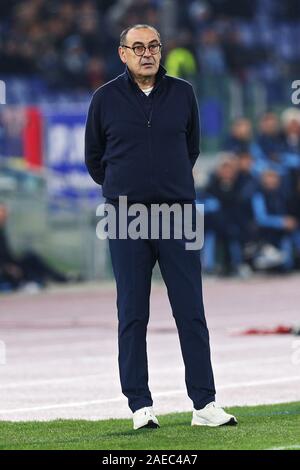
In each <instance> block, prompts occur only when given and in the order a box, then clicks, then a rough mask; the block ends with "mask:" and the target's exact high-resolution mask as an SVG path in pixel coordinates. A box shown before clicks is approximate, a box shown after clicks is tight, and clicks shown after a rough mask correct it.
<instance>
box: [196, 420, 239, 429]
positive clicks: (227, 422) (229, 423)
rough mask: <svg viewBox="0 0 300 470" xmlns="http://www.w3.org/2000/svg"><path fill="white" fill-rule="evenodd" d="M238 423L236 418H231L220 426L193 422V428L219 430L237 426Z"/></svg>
mask: <svg viewBox="0 0 300 470" xmlns="http://www.w3.org/2000/svg"><path fill="white" fill-rule="evenodd" d="M237 424H238V423H237V421H236V419H235V418H230V420H229V421H226V423H220V424H214V423H208V422H203V423H201V422H197V423H195V422H193V421H192V424H191V425H192V426H208V427H210V428H217V427H219V426H236V425H237Z"/></svg>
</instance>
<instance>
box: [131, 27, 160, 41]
mask: <svg viewBox="0 0 300 470" xmlns="http://www.w3.org/2000/svg"><path fill="white" fill-rule="evenodd" d="M154 40H155V41H159V37H158V35H157V33H156V32H155V31H153V30H152V29H148V28H143V29H142V28H141V29H131V30H130V31H128V33H127V41H126V42H127V43H128V44H129V43H130V44H133V43H134V42H142V43H145V44H148V43H149V42H151V41H154Z"/></svg>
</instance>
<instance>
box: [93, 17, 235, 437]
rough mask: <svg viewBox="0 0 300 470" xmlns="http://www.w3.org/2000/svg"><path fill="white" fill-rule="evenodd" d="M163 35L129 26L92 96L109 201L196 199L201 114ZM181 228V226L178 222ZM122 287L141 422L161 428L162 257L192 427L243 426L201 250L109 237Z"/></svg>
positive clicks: (97, 170) (125, 338)
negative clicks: (230, 403)
mask: <svg viewBox="0 0 300 470" xmlns="http://www.w3.org/2000/svg"><path fill="white" fill-rule="evenodd" d="M161 48H162V44H161V39H160V34H159V32H158V31H157V30H156V29H155V28H153V27H152V26H149V25H135V26H132V27H130V28H127V29H126V30H125V31H123V32H122V33H121V36H120V47H119V56H120V59H121V61H122V62H123V63H124V64H125V65H126V68H125V72H124V73H123V74H122V75H120V76H118V77H117V78H115V79H114V80H112V81H110V82H109V83H107V84H105V85H104V86H102V87H101V88H99V89H98V90H96V92H95V93H94V95H93V98H92V101H91V104H90V108H89V112H88V118H87V123H86V136H85V159H86V165H87V168H88V170H89V172H90V175H91V176H92V178H93V179H94V180H95V181H96V182H97V183H98V184H100V185H102V190H103V195H104V196H105V197H106V201H107V202H109V203H111V204H113V205H114V207H115V208H116V210H117V211H118V210H120V196H126V197H127V199H128V203H129V204H135V203H143V204H144V205H145V206H146V207H150V206H151V205H152V204H157V203H159V204H161V203H164V204H169V205H171V204H174V203H178V204H179V205H185V204H190V205H191V206H192V208H193V213H195V202H194V201H195V188H194V181H193V175H192V168H193V165H194V164H195V161H196V159H197V157H198V154H199V115H198V107H197V101H196V98H195V95H194V92H193V88H192V86H191V85H190V84H189V83H188V82H186V81H184V80H180V79H176V78H174V77H170V76H168V75H166V70H165V69H164V68H163V67H162V65H160V60H161ZM173 229H174V227H173ZM109 248H110V252H111V258H112V265H113V270H114V275H115V278H116V284H117V306H118V320H119V328H118V333H119V371H120V379H121V386H122V392H123V393H124V395H125V396H126V397H127V399H128V404H129V407H130V409H131V411H132V412H133V426H134V429H140V428H142V427H154V428H155V427H158V426H159V424H158V420H157V418H156V416H155V414H154V411H153V408H152V405H153V401H152V397H151V393H150V390H149V386H148V365H147V350H146V332H147V324H148V320H149V299H150V289H151V277H152V270H153V267H154V265H155V263H156V261H158V263H159V266H160V270H161V273H162V277H163V279H164V281H165V283H166V286H167V289H168V296H169V300H170V304H171V307H172V312H173V316H174V318H175V322H176V326H177V329H178V333H179V339H180V346H181V351H182V355H183V360H184V365H185V381H186V387H187V393H188V395H189V397H190V398H191V400H192V402H193V405H194V410H193V417H192V425H202V426H220V425H223V424H236V422H237V421H236V419H235V417H234V416H232V415H229V414H227V413H226V412H225V411H224V410H223V409H222V408H220V407H218V406H217V405H216V403H215V386H214V378H213V371H212V366H211V359H210V347H209V334H208V330H207V326H206V320H205V314H204V308H203V299H202V286H201V264H200V253H199V250H190V251H188V250H186V247H185V244H184V238H183V239H176V238H175V237H174V239H163V237H161V236H160V237H159V238H158V239H151V237H150V238H149V239H144V238H138V239H133V238H130V237H128V238H126V239H124V238H123V237H117V238H116V239H113V238H110V239H109Z"/></svg>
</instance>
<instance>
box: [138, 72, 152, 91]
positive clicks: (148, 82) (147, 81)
mask: <svg viewBox="0 0 300 470" xmlns="http://www.w3.org/2000/svg"><path fill="white" fill-rule="evenodd" d="M133 78H134V81H135V83H136V84H137V85H138V87H139V88H140V89H141V90H144V89H146V88H151V87H153V86H154V84H155V75H154V76H151V77H136V76H135V77H133Z"/></svg>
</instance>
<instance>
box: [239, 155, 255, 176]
mask: <svg viewBox="0 0 300 470" xmlns="http://www.w3.org/2000/svg"><path fill="white" fill-rule="evenodd" d="M252 164H253V160H252V157H251V155H250V154H249V153H242V154H240V155H239V159H238V165H239V170H240V171H245V172H248V171H250V170H251V167H252Z"/></svg>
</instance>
